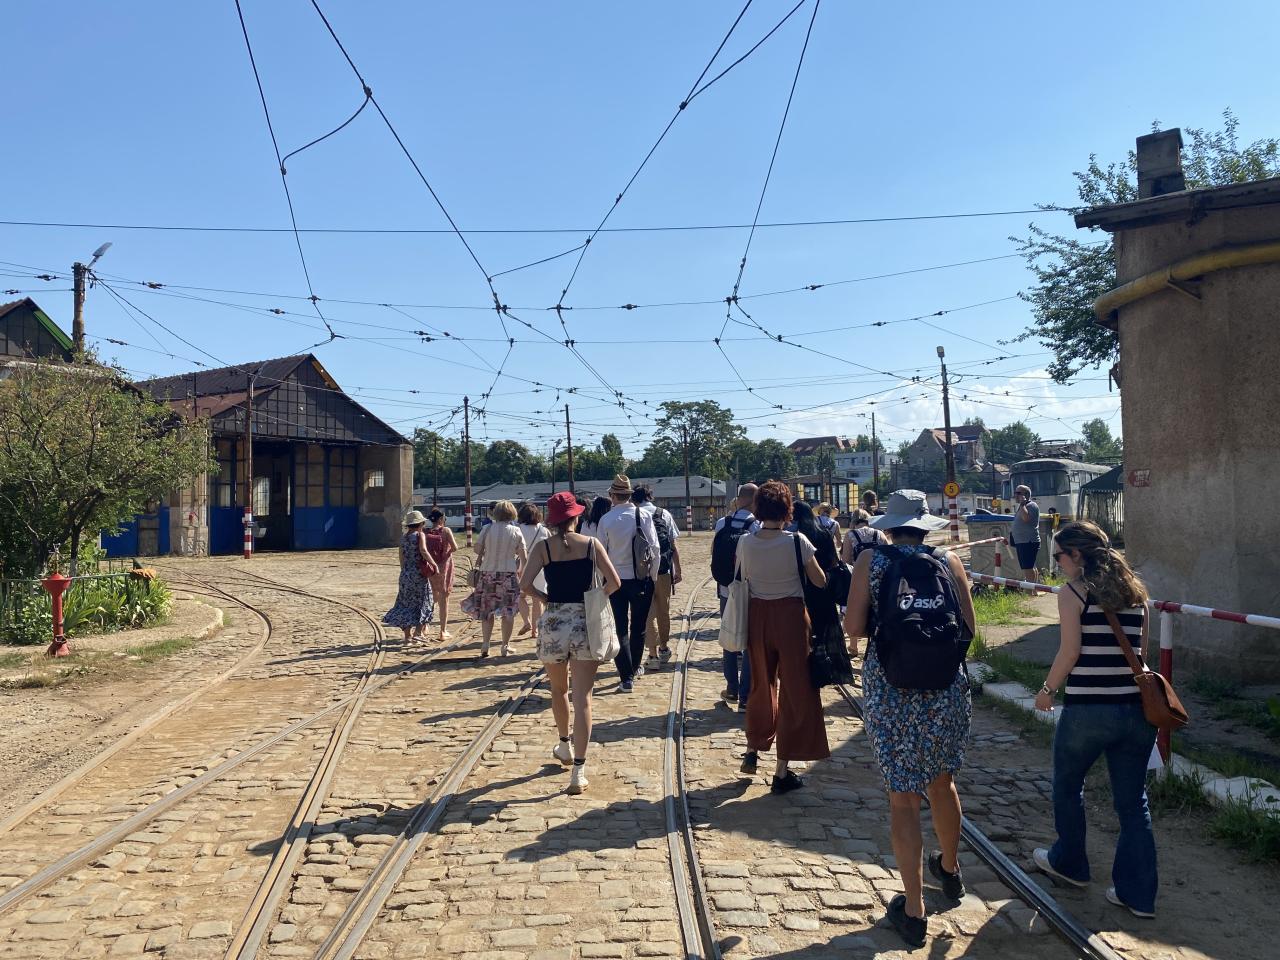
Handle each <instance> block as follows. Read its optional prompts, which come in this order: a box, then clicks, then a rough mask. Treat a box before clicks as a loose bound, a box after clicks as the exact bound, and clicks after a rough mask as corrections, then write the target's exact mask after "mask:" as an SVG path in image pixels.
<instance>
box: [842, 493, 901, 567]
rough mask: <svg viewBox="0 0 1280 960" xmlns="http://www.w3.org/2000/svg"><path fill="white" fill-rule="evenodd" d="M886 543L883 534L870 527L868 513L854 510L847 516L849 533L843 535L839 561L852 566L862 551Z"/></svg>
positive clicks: (886, 540)
mask: <svg viewBox="0 0 1280 960" xmlns="http://www.w3.org/2000/svg"><path fill="white" fill-rule="evenodd" d="M867 492H868V493H870V491H867ZM872 496H875V494H872ZM888 542H889V540H888V538H887V537H885V535H884V534H883V533H881V532H880V531H879V530H877V529H875V528H874V527H872V526H871V514H870V513H868V512H867V511H866V510H854V511H853V512H852V513H850V514H849V532H848V533H846V534H845V535H844V543H842V544H841V545H840V559H841V560H843V561H844V562H845V563H847V564H849V565H851V566H852V565H853V564H855V563H857V562H858V557H859V556H861V554H862V551H863V550H867V549H869V548H871V547H874V546H875V545H876V544H887V543H888Z"/></svg>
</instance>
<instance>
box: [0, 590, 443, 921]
mask: <svg viewBox="0 0 1280 960" xmlns="http://www.w3.org/2000/svg"><path fill="white" fill-rule="evenodd" d="M240 572H241V573H244V572H246V571H240ZM180 576H185V577H186V578H188V581H190V582H191V583H192V584H193V589H194V591H197V592H200V593H203V594H204V595H206V596H220V597H222V598H224V599H227V600H229V601H231V602H235V603H237V604H238V605H240V606H241V607H244V608H246V609H249V610H252V611H254V612H255V613H256V614H257V615H258V616H259V617H261V618H262V620H263V622H264V625H265V629H264V636H263V638H262V640H261V642H260V644H258V645H256V649H255V656H256V654H259V653H261V652H262V650H263V649H265V648H266V644H267V642H268V641H269V640H270V638H271V636H272V633H273V625H272V620H271V618H270V615H269V614H268V613H267V612H266V611H264V610H263V609H262V608H261V607H260V606H258V605H257V604H254V603H252V602H251V601H249V600H246V599H245V598H244V597H243V596H236V595H235V594H233V593H231V592H230V591H228V590H226V589H224V588H223V587H221V586H218V585H217V584H214V583H211V582H209V581H207V580H204V579H203V578H201V577H199V576H198V575H196V574H193V573H191V572H189V571H182V572H181V573H180ZM228 579H229V578H228ZM174 582H177V581H176V580H175V581H174ZM239 582H240V583H242V584H245V585H248V586H253V587H254V588H256V589H262V590H268V591H273V592H284V593H288V594H291V595H296V596H302V597H305V598H310V599H313V600H325V601H329V602H331V603H335V604H337V605H339V606H342V607H344V608H346V609H348V610H349V611H351V612H353V613H355V614H356V615H357V616H359V617H360V618H361V619H362V620H363V621H364V622H365V624H366V625H369V626H371V627H373V628H374V631H375V641H374V643H373V644H372V645H371V651H370V658H369V660H368V661H367V663H366V666H365V669H364V670H363V671H362V673H361V676H360V677H359V679H358V680H357V683H356V685H355V689H354V690H352V691H351V692H349V693H347V694H346V695H344V696H341V697H339V698H338V699H337V700H335V702H333V703H331V704H329V705H328V706H326V707H324V708H322V709H320V710H318V711H315V712H313V713H311V714H310V715H308V716H306V717H303V718H301V719H299V720H296V721H293V722H290V723H288V724H287V725H286V726H285V727H284V728H283V729H281V730H279V731H277V732H275V733H274V734H271V735H270V736H268V737H266V738H265V739H262V740H259V741H257V742H256V743H254V744H253V745H251V746H248V747H246V748H245V749H240V750H239V751H238V752H235V753H234V754H233V755H232V756H230V757H228V758H227V759H225V760H224V761H223V762H222V763H219V764H216V765H213V766H211V767H209V768H207V769H205V771H204V773H202V774H201V775H199V776H197V777H195V778H194V779H191V780H189V781H188V782H187V783H185V784H183V785H181V786H178V787H176V788H175V789H173V790H171V791H170V792H168V793H167V794H165V795H164V796H162V797H160V798H158V799H156V800H155V801H153V802H151V803H148V804H146V805H145V806H143V807H142V808H141V809H139V810H137V811H136V812H135V813H134V814H132V815H131V816H128V817H126V818H125V819H123V820H122V821H121V822H119V823H117V824H116V825H115V826H113V827H110V828H108V829H107V830H105V831H104V832H102V833H101V834H99V835H98V836H96V837H94V838H93V839H91V840H90V841H89V842H87V843H85V844H82V845H81V846H79V847H78V848H76V849H74V850H72V851H70V852H69V853H67V854H65V855H63V856H62V857H60V858H59V859H57V860H56V861H55V862H53V863H52V864H49V865H47V866H46V867H44V868H43V869H41V870H39V871H37V872H36V873H35V874H33V875H31V876H29V877H27V878H26V879H25V880H23V881H21V882H20V883H18V884H16V885H15V886H13V887H11V888H10V889H9V890H7V891H5V892H4V893H3V894H0V913H3V912H6V911H8V910H10V909H12V908H14V907H16V906H17V905H19V904H20V903H22V902H23V901H25V900H27V899H28V898H30V897H33V896H36V895H37V894H40V893H41V892H43V891H45V890H46V889H47V888H48V887H50V886H51V885H52V884H54V883H55V882H57V881H58V880H59V879H60V878H62V877H65V876H67V875H68V874H70V873H72V872H73V871H75V870H77V869H79V868H80V867H83V866H84V865H86V864H87V863H89V862H91V861H92V860H94V858H96V857H98V856H99V855H101V854H103V853H105V852H107V851H109V850H110V849H111V848H112V847H113V846H115V845H116V844H118V843H120V842H121V841H123V840H125V839H126V838H128V837H129V836H130V835H132V834H134V833H136V832H138V831H140V830H142V829H143V828H145V827H146V826H147V825H148V824H149V823H151V822H152V821H154V820H156V819H157V818H158V817H160V816H161V815H163V814H164V813H165V812H166V811H168V810H170V809H171V808H173V807H174V806H176V805H177V804H179V803H181V802H183V801H184V800H187V799H188V798H190V797H192V796H193V795H194V794H196V793H198V792H199V791H201V790H203V789H204V788H206V787H208V786H210V785H211V784H213V783H215V782H216V781H218V780H220V779H223V778H225V777H226V776H227V775H229V774H230V773H232V772H233V771H235V770H236V769H237V768H239V767H240V766H241V765H243V764H245V763H246V762H248V761H250V760H253V759H254V758H256V757H259V756H261V755H262V754H264V753H266V752H267V751H269V750H271V749H272V748H273V747H275V746H277V745H279V744H280V743H282V742H284V741H286V740H287V739H288V738H290V737H292V736H293V735H295V734H297V733H299V732H300V731H302V730H304V729H306V728H308V727H311V726H313V725H315V724H317V723H319V722H321V721H323V720H325V719H327V718H329V717H330V716H332V715H334V714H336V713H340V716H339V717H338V719H337V720H336V722H335V726H334V730H333V732H332V733H331V736H330V740H329V743H328V745H327V747H326V749H325V751H324V753H323V755H322V758H321V761H320V763H319V764H318V765H317V767H316V768H315V769H314V770H313V771H312V773H311V775H310V777H309V778H308V780H307V783H306V786H305V788H304V790H303V795H302V798H301V799H300V801H299V803H298V805H297V807H296V809H295V813H294V815H293V817H292V818H291V820H290V824H289V826H288V828H287V829H286V838H287V839H288V841H289V842H286V843H283V844H281V846H280V847H279V848H278V850H277V853H276V855H275V856H273V861H272V865H271V869H270V871H269V874H268V875H269V877H271V876H274V875H279V874H281V873H283V874H284V875H285V876H286V877H287V876H288V875H289V874H288V871H287V870H286V869H285V866H286V865H287V863H288V862H291V861H292V860H296V856H297V851H299V850H300V845H299V843H298V842H297V840H298V838H299V837H301V838H302V839H303V841H305V836H306V833H307V832H308V826H307V825H308V824H309V823H310V819H309V816H308V815H309V814H313V813H314V812H315V810H316V809H317V808H318V805H319V803H321V802H322V801H323V799H324V797H325V795H326V791H327V786H328V783H329V782H330V781H331V779H332V776H333V773H334V771H336V769H337V766H338V762H339V760H340V758H341V755H342V749H343V747H344V746H345V744H346V742H347V740H348V738H349V736H350V733H351V731H352V729H353V728H354V726H355V723H356V721H357V720H358V718H359V715H360V709H361V707H362V706H363V703H364V701H365V700H366V698H367V697H368V696H369V695H370V694H372V693H374V692H375V691H377V690H380V689H382V688H383V687H385V686H387V685H388V684H390V683H393V682H395V681H396V680H398V679H400V678H402V677H404V676H407V675H409V674H410V673H413V672H415V671H417V670H419V669H421V668H422V667H424V666H426V665H427V664H429V663H430V662H431V661H433V660H435V659H437V658H438V657H440V656H441V655H443V654H445V653H448V652H451V651H453V650H455V649H457V648H458V647H460V646H462V645H463V644H464V643H465V642H466V641H467V638H465V637H460V638H459V639H457V640H455V641H453V642H452V643H449V644H447V645H443V646H439V647H436V648H435V649H433V650H431V651H430V652H428V653H427V654H425V655H424V656H422V657H419V658H417V659H415V660H413V661H412V662H411V663H409V664H407V665H405V666H403V667H401V668H399V669H397V671H396V672H395V673H393V674H390V675H388V676H383V677H380V678H379V677H378V673H379V672H380V671H381V669H382V665H383V662H384V659H385V653H386V648H385V642H384V637H383V635H382V632H381V625H380V624H378V622H377V621H376V620H374V619H373V618H372V617H370V616H369V615H368V614H367V613H365V612H364V611H362V610H360V609H359V608H358V607H355V606H353V605H351V604H347V603H345V602H344V601H340V600H336V599H334V598H329V597H324V596H321V595H318V594H313V593H311V592H310V591H306V590H304V589H301V588H298V587H295V586H293V585H290V584H283V583H280V582H278V581H273V580H271V579H270V578H267V577H263V576H261V575H258V574H253V573H250V576H249V578H248V580H247V581H246V580H243V579H242V580H240V581H239ZM252 660H253V657H244V658H241V659H240V660H239V661H238V662H237V664H236V666H235V668H234V669H233V671H231V673H229V674H228V676H230V675H231V674H233V673H235V672H238V671H240V670H243V669H244V668H245V667H246V666H248V664H249V663H250V662H252ZM223 679H226V677H224V678H223ZM210 689H212V686H211V685H207V686H206V687H204V688H202V689H201V690H199V691H195V692H194V694H193V695H192V696H191V697H189V698H184V701H180V703H182V704H183V705H187V706H189V705H191V703H193V702H194V701H195V700H197V699H199V697H202V696H204V695H205V694H207V693H208V692H209V691H210ZM176 709H177V708H176V707H175V708H174V709H166V711H165V712H164V715H163V716H161V717H159V719H157V720H155V721H154V722H152V723H151V724H150V726H149V728H148V729H154V727H155V726H156V725H157V724H158V723H160V722H162V721H163V720H164V719H166V718H167V717H169V716H172V715H173V713H175V712H176ZM145 732H146V731H138V732H137V736H134V737H133V738H132V739H128V740H127V742H121V741H118V742H117V743H116V744H113V746H112V747H111V748H108V750H107V751H104V752H103V753H102V754H100V755H99V756H98V757H97V758H95V759H94V760H92V761H90V762H89V763H88V764H86V765H85V766H84V767H82V768H81V769H80V770H78V771H76V772H75V774H73V775H72V776H70V777H68V778H66V779H65V781H64V782H62V783H60V784H58V785H55V788H51V789H50V790H49V791H46V794H44V795H42V797H43V798H44V799H43V800H42V802H41V803H39V804H37V803H36V801H33V802H32V803H31V804H28V805H27V806H26V807H24V808H23V809H22V810H20V811H17V812H15V815H13V816H11V817H10V818H9V820H8V821H7V825H8V827H12V826H16V825H17V824H18V823H20V822H21V821H22V820H23V819H25V818H28V817H30V816H31V815H32V814H33V813H35V812H37V811H38V810H39V809H41V808H42V807H43V806H44V805H46V804H47V803H48V802H50V801H51V800H52V799H54V798H56V797H57V796H60V795H61V794H63V793H65V792H66V790H68V789H70V788H71V787H73V786H74V785H75V784H77V783H80V782H83V781H84V780H86V779H87V778H88V777H90V776H91V775H92V774H93V773H94V772H96V771H97V770H100V769H102V768H103V767H104V766H105V764H106V763H107V762H108V761H109V760H110V759H112V758H113V757H114V756H116V755H117V754H119V753H120V751H121V750H123V749H124V748H125V747H127V746H129V745H130V744H131V743H133V742H136V740H137V739H139V738H140V737H141V736H142V735H143V733H145ZM241 746H243V742H240V743H233V744H231V745H229V746H226V749H228V750H235V749H236V748H237V747H241ZM37 800H41V798H37ZM273 883H274V881H273ZM264 884H266V885H267V895H268V897H269V896H270V894H271V893H272V892H274V889H275V888H274V887H273V885H272V884H268V883H267V882H266V881H265V880H264ZM256 899H258V898H257V897H255V900H256ZM264 902H265V898H264Z"/></svg>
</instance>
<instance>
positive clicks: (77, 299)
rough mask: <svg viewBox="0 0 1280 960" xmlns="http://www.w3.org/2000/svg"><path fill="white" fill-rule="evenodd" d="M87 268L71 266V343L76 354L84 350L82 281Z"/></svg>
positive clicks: (76, 264) (79, 264)
mask: <svg viewBox="0 0 1280 960" xmlns="http://www.w3.org/2000/svg"><path fill="white" fill-rule="evenodd" d="M88 272H89V268H88V267H86V266H85V265H84V264H83V263H80V262H79V261H76V262H75V263H73V264H72V265H71V278H72V287H73V291H74V292H73V293H72V295H71V304H72V307H71V343H72V346H73V347H74V348H75V351H76V353H81V352H82V351H83V350H84V281H85V275H86V274H88Z"/></svg>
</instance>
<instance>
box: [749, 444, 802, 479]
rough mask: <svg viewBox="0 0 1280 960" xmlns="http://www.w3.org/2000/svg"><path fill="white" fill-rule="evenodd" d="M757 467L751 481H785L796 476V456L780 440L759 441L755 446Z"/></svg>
mask: <svg viewBox="0 0 1280 960" xmlns="http://www.w3.org/2000/svg"><path fill="white" fill-rule="evenodd" d="M756 454H757V456H758V461H757V462H758V467H757V470H756V474H755V476H754V477H752V479H754V480H757V481H763V480H786V479H787V478H788V477H794V476H795V475H796V455H795V454H794V453H792V452H791V450H789V449H788V448H787V447H786V445H785V444H783V443H782V441H781V440H774V439H773V438H772V437H769V438H767V439H764V440H761V441H760V443H759V444H757V445H756Z"/></svg>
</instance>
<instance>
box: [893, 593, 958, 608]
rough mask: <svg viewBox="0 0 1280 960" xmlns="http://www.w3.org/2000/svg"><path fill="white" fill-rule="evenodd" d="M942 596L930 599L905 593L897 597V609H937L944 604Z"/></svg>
mask: <svg viewBox="0 0 1280 960" xmlns="http://www.w3.org/2000/svg"><path fill="white" fill-rule="evenodd" d="M946 602H947V601H946V600H945V599H944V598H943V597H934V598H933V599H932V600H930V599H928V598H926V597H917V596H915V595H914V594H910V593H908V594H905V595H903V596H901V597H899V598H898V609H899V610H937V609H938V608H939V607H942V606H945V605H946Z"/></svg>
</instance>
